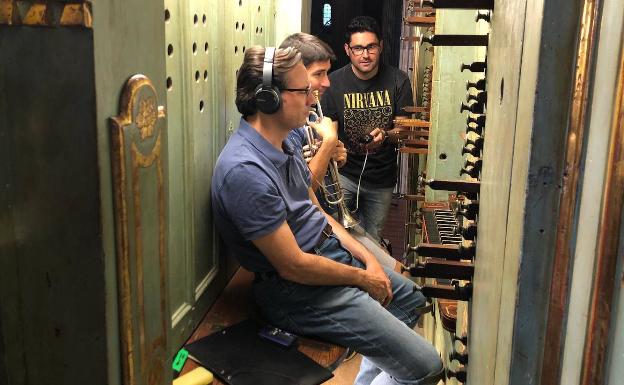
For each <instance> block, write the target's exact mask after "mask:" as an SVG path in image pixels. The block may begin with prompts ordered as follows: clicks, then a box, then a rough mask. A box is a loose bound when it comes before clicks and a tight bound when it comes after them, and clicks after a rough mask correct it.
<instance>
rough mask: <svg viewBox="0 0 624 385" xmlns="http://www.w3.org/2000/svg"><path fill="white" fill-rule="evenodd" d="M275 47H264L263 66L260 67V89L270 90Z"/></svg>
mask: <svg viewBox="0 0 624 385" xmlns="http://www.w3.org/2000/svg"><path fill="white" fill-rule="evenodd" d="M274 57H275V47H266V49H265V50H264V65H263V67H262V88H265V89H266V88H271V86H272V83H273V58H274Z"/></svg>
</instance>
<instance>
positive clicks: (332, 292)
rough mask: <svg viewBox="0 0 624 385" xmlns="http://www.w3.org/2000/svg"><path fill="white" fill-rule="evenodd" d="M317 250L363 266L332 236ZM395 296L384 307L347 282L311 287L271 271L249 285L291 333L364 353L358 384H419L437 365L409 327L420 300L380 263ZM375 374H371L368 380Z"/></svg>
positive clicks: (426, 345) (270, 315)
mask: <svg viewBox="0 0 624 385" xmlns="http://www.w3.org/2000/svg"><path fill="white" fill-rule="evenodd" d="M315 251H316V253H317V254H318V255H322V256H325V257H327V258H330V259H333V260H334V261H336V262H339V263H343V264H348V265H352V266H355V267H359V268H364V266H363V264H362V263H361V262H359V261H358V260H357V259H355V258H354V257H353V256H352V255H351V254H350V253H349V252H348V251H346V250H345V249H344V248H342V247H341V245H340V241H338V239H337V238H335V236H330V237H329V238H328V239H327V240H326V241H325V242H324V243H323V244H322V245H321V247H319V248H318V249H316V250H315ZM384 270H385V272H386V274H387V275H388V276H389V278H390V280H391V283H392V291H393V293H394V298H393V300H392V302H391V303H390V304H389V305H388V306H387V307H386V308H384V307H382V306H381V305H380V304H379V302H377V301H375V300H374V299H372V298H371V297H370V296H369V295H368V293H367V292H365V291H363V290H360V289H359V288H357V287H352V286H310V285H302V284H298V283H294V282H291V281H287V280H284V279H282V278H281V277H279V275H275V276H272V277H271V278H269V279H266V280H263V281H260V282H257V283H255V284H254V294H255V297H256V301H257V303H258V305H260V308H261V309H262V312H263V314H264V316H265V317H266V319H267V320H268V321H269V322H271V323H273V324H274V325H276V326H278V327H280V328H283V329H286V330H289V331H292V332H294V333H296V334H300V335H304V336H311V337H317V338H321V339H323V340H326V341H330V342H332V343H335V344H338V345H341V346H345V347H350V348H352V349H354V350H356V351H357V352H359V353H361V354H362V355H364V356H365V360H364V362H366V363H367V364H366V365H363V367H361V369H360V370H361V372H360V375H359V377H360V379H359V381H360V382H359V383H360V384H365V383H366V384H368V383H367V382H364V381H372V382H370V383H372V384H374V385H400V384H401V385H403V384H417V385H419V384H422V383H423V381H426V379H427V377H428V376H430V375H433V374H435V373H439V372H440V370H442V362H441V360H440V357H439V356H438V353H437V351H436V350H435V348H434V347H433V346H432V345H431V344H430V343H429V342H427V341H426V340H425V339H424V338H422V337H421V336H419V335H418V334H417V333H416V332H415V331H414V330H412V327H413V326H414V325H415V323H416V321H417V319H418V317H419V313H418V312H417V311H416V309H417V308H418V307H420V306H422V305H424V304H425V298H424V296H423V295H422V294H421V293H420V292H419V291H417V290H414V288H415V284H414V283H413V282H412V281H410V280H409V279H407V278H406V277H403V276H402V275H400V274H397V273H395V272H394V271H392V270H391V269H387V268H384ZM373 378H374V379H373Z"/></svg>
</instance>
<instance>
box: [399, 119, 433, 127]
mask: <svg viewBox="0 0 624 385" xmlns="http://www.w3.org/2000/svg"><path fill="white" fill-rule="evenodd" d="M392 122H393V123H394V125H395V126H400V127H423V128H429V127H430V126H431V122H428V121H426V120H421V119H404V118H403V119H394V120H393V121H392Z"/></svg>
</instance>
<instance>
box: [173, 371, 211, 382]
mask: <svg viewBox="0 0 624 385" xmlns="http://www.w3.org/2000/svg"><path fill="white" fill-rule="evenodd" d="M212 379H213V377H212V373H210V372H209V371H207V370H206V369H204V368H202V367H199V368H195V369H193V370H191V371H190V372H188V373H186V374H185V375H183V376H181V377H178V378H176V379H175V380H173V385H210V384H212Z"/></svg>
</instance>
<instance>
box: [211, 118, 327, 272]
mask: <svg viewBox="0 0 624 385" xmlns="http://www.w3.org/2000/svg"><path fill="white" fill-rule="evenodd" d="M282 149H283V152H281V151H279V150H277V149H276V148H275V147H273V145H271V144H270V143H269V142H268V141H267V140H266V139H264V138H263V137H262V136H261V135H260V134H259V133H258V132H257V131H256V130H255V129H254V128H253V127H251V126H250V125H249V123H247V122H246V121H245V120H244V119H241V121H240V125H239V127H238V130H236V132H235V133H234V134H233V135H232V136H231V137H230V139H229V140H228V142H227V144H226V145H225V147H224V148H223V151H222V152H221V154H220V155H219V159H218V160H217V164H216V166H215V170H214V174H213V178H212V208H213V214H214V218H215V224H216V228H217V231H219V233H220V234H221V237H222V238H223V240H224V241H225V243H226V245H227V248H228V253H229V254H231V255H233V256H234V257H236V258H237V259H238V261H239V262H240V264H241V265H242V266H243V267H245V268H246V269H248V270H250V271H254V272H267V271H273V270H275V269H274V267H273V266H272V265H271V264H270V263H269V261H268V260H267V259H266V257H265V256H264V255H263V254H262V253H261V252H260V250H258V248H257V247H256V246H255V245H254V244H253V243H252V242H251V241H252V240H254V239H257V238H260V237H262V236H264V235H267V234H270V233H272V232H274V231H275V230H277V228H278V227H279V226H280V225H281V224H282V223H284V221H286V222H288V225H289V226H290V229H291V230H292V232H293V234H294V235H295V239H296V240H297V244H298V245H299V247H300V248H301V249H302V250H305V251H309V250H312V249H313V248H314V246H315V245H316V243H317V242H318V240H319V239H320V237H321V233H322V231H323V228H324V227H325V225H326V224H327V219H326V218H325V216H324V215H323V214H322V213H321V211H320V210H319V209H318V208H317V207H316V206H315V205H314V204H313V203H312V201H311V200H310V197H309V195H308V187H309V186H310V171H309V170H308V167H307V166H306V164H305V161H304V160H303V158H302V156H301V153H300V151H299V150H297V149H296V147H295V145H294V143H293V142H292V141H291V140H289V139H286V140H284V142H283V143H282Z"/></svg>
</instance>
